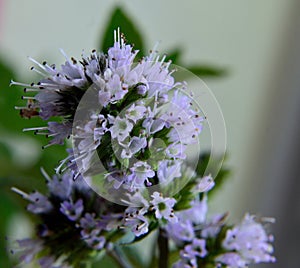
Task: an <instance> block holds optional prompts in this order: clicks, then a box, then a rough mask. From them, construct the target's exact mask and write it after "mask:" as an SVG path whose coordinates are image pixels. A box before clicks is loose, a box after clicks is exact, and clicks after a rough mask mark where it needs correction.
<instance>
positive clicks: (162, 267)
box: [157, 229, 169, 268]
mask: <svg viewBox="0 0 300 268" xmlns="http://www.w3.org/2000/svg"><path fill="white" fill-rule="evenodd" d="M157 243H158V249H159V256H158V267H159V268H168V263H169V241H168V238H167V237H166V234H165V231H164V230H162V229H159V234H158V239H157Z"/></svg>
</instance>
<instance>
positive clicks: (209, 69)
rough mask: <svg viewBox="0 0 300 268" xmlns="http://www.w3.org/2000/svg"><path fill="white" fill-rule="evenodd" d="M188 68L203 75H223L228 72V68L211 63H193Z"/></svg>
mask: <svg viewBox="0 0 300 268" xmlns="http://www.w3.org/2000/svg"><path fill="white" fill-rule="evenodd" d="M186 68H187V69H188V70H189V71H190V72H192V73H193V74H195V75H197V76H199V77H200V78H202V77H221V76H224V75H226V74H227V70H226V69H224V68H219V67H215V66H211V65H192V66H186Z"/></svg>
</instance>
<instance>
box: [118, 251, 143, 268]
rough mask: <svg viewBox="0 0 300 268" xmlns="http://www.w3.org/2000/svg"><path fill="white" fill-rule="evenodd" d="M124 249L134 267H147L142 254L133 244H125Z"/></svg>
mask: <svg viewBox="0 0 300 268" xmlns="http://www.w3.org/2000/svg"><path fill="white" fill-rule="evenodd" d="M141 246H142V245H141ZM122 251H123V252H124V253H125V255H126V257H127V259H128V261H129V262H130V263H131V264H132V267H134V268H140V267H145V263H144V262H143V260H142V258H141V256H140V254H139V253H138V252H137V251H136V250H135V249H134V248H133V247H132V246H123V247H122Z"/></svg>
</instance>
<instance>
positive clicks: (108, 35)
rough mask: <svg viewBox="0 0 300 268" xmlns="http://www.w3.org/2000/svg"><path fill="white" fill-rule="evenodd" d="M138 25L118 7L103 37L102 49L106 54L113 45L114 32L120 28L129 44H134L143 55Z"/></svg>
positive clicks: (111, 16)
mask: <svg viewBox="0 0 300 268" xmlns="http://www.w3.org/2000/svg"><path fill="white" fill-rule="evenodd" d="M136 25H137V24H136V23H134V22H133V21H132V20H131V19H130V18H129V16H128V15H127V14H126V13H125V12H124V11H123V9H122V8H121V7H116V8H115V9H114V10H113V12H112V14H111V15H110V20H109V22H108V23H107V26H106V29H105V31H104V35H103V36H102V39H101V46H100V49H101V50H102V51H104V52H106V51H107V50H108V49H109V48H110V47H111V46H112V45H113V43H114V35H113V33H114V30H116V29H117V28H118V27H120V31H121V32H122V33H123V34H124V35H125V38H126V40H127V41H128V43H130V44H134V47H135V49H137V50H139V51H140V52H141V54H142V55H143V54H144V44H143V39H142V36H141V34H140V31H139V30H138V28H137V27H136Z"/></svg>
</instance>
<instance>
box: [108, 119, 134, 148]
mask: <svg viewBox="0 0 300 268" xmlns="http://www.w3.org/2000/svg"><path fill="white" fill-rule="evenodd" d="M132 128H133V124H132V123H130V121H128V120H127V119H126V118H120V117H117V118H116V119H115V120H114V123H113V126H112V127H111V128H110V129H109V130H110V133H111V137H112V138H117V139H118V141H119V142H122V141H124V140H125V139H126V138H127V137H128V136H129V132H130V131H131V130H132Z"/></svg>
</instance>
